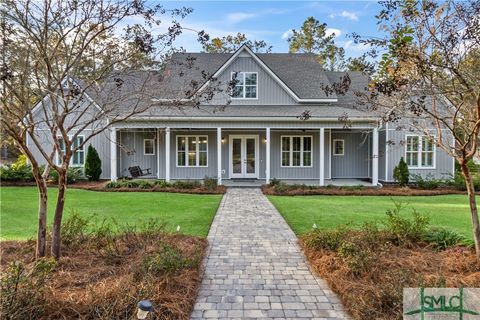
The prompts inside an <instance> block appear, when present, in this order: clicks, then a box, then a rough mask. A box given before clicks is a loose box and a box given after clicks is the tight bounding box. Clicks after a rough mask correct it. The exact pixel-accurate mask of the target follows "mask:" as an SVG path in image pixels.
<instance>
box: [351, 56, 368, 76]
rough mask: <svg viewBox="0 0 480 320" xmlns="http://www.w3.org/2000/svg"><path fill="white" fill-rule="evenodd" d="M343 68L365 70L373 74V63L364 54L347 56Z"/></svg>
mask: <svg viewBox="0 0 480 320" xmlns="http://www.w3.org/2000/svg"><path fill="white" fill-rule="evenodd" d="M345 68H346V69H347V70H348V71H361V72H366V73H368V74H370V75H373V73H374V72H375V64H374V63H373V62H370V61H368V60H367V59H366V58H365V56H360V57H355V58H348V59H347V62H346V65H345Z"/></svg>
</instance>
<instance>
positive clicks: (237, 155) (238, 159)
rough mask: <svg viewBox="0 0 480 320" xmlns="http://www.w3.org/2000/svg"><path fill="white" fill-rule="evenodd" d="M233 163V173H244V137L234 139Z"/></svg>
mask: <svg viewBox="0 0 480 320" xmlns="http://www.w3.org/2000/svg"><path fill="white" fill-rule="evenodd" d="M232 165H233V166H232V167H233V168H232V169H233V173H236V174H241V173H242V139H236V138H233V139H232Z"/></svg>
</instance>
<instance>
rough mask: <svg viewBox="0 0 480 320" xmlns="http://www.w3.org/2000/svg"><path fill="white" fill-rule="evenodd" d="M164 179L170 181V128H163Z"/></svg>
mask: <svg viewBox="0 0 480 320" xmlns="http://www.w3.org/2000/svg"><path fill="white" fill-rule="evenodd" d="M165 181H166V182H170V128H169V127H166V128H165Z"/></svg>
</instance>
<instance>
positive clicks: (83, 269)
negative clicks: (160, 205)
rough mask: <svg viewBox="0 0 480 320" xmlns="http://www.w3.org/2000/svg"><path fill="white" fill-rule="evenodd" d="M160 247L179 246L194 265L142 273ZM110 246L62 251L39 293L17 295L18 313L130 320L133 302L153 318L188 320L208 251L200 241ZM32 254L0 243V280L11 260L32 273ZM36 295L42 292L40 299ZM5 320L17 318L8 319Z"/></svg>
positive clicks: (138, 237) (144, 240)
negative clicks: (145, 305) (150, 310)
mask: <svg viewBox="0 0 480 320" xmlns="http://www.w3.org/2000/svg"><path fill="white" fill-rule="evenodd" d="M127 238H128V239H127ZM112 243H113V242H111V243H110V244H112ZM164 245H169V246H173V247H174V248H178V249H179V251H180V252H181V255H182V256H183V257H185V258H191V259H194V260H195V261H196V262H195V264H194V265H189V266H188V267H182V268H181V269H179V270H177V271H175V272H165V273H160V274H159V273H149V272H147V271H145V268H144V262H145V259H144V258H145V257H146V256H151V255H153V254H155V253H158V252H161V248H162V246H164ZM114 246H118V248H112V247H110V248H109V249H107V245H105V244H103V243H102V242H101V241H100V242H99V243H95V240H93V239H92V241H87V242H85V243H83V244H81V245H79V246H73V247H72V248H64V250H63V252H62V254H63V256H62V258H61V259H60V261H59V262H58V263H57V264H56V266H55V267H54V269H53V271H52V272H51V274H49V275H48V278H47V280H46V282H45V285H44V287H43V289H44V290H39V289H38V288H32V289H33V291H30V292H29V291H28V290H29V289H25V291H23V292H21V291H20V293H19V294H17V295H18V297H17V300H18V301H19V304H22V305H23V306H22V305H21V306H20V309H22V308H25V309H28V308H30V309H31V311H29V312H30V313H29V314H28V316H27V318H29V319H130V318H132V316H133V315H134V314H135V312H136V304H137V303H138V301H140V300H142V299H149V300H150V301H152V303H153V306H154V308H155V314H156V316H157V317H156V318H155V319H188V318H189V315H190V312H191V310H192V308H193V305H194V302H195V299H196V296H197V290H198V287H199V283H200V280H201V261H202V259H203V255H204V252H205V249H206V247H207V241H206V240H205V239H201V238H196V237H191V236H183V235H171V234H170V235H167V234H163V235H156V236H154V237H152V236H151V235H142V234H133V235H129V236H126V238H125V239H123V240H122V241H115V244H114ZM118 253H120V254H118ZM33 255H34V243H33V242H32V241H30V242H19V241H8V242H2V243H1V251H0V257H1V263H0V271H1V274H2V278H5V276H6V272H7V269H8V265H9V264H10V263H11V262H14V261H21V262H23V263H24V264H25V270H26V271H27V274H28V273H29V272H31V270H32V268H33V266H34V264H35V262H34V258H33ZM51 261H52V260H51ZM25 287H28V286H25ZM32 289H30V290H32ZM2 291H3V288H2ZM39 291H42V292H43V293H42V294H40V295H39V294H38V292H39ZM22 294H23V296H24V297H23V298H22ZM29 295H30V296H32V297H31V298H29ZM38 295H39V296H38ZM22 299H23V302H22ZM25 299H27V300H25ZM31 299H33V300H35V301H37V302H36V305H31V304H32V303H31V301H30V300H31ZM25 301H28V302H25ZM2 306H5V301H3V302H2ZM7 310H13V309H12V308H9V309H7ZM4 311H5V310H4ZM7 314H8V313H4V316H6V315H7ZM8 318H12V319H14V318H19V317H18V315H15V316H12V315H10V317H6V319H8ZM22 318H23V317H22Z"/></svg>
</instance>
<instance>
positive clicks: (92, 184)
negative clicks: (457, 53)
mask: <svg viewBox="0 0 480 320" xmlns="http://www.w3.org/2000/svg"><path fill="white" fill-rule="evenodd" d="M108 182H109V180H101V181H78V182H75V183H72V184H69V185H68V187H69V188H71V189H83V190H90V191H100V192H169V193H188V194H224V193H225V192H227V188H226V187H225V186H218V187H217V188H216V189H215V190H210V189H207V188H204V187H200V188H194V189H181V188H161V187H159V186H154V187H153V188H150V189H142V188H105V185H106V184H107V183H108ZM2 186H36V184H35V183H34V182H2ZM49 186H51V187H56V186H57V184H55V183H49Z"/></svg>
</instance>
